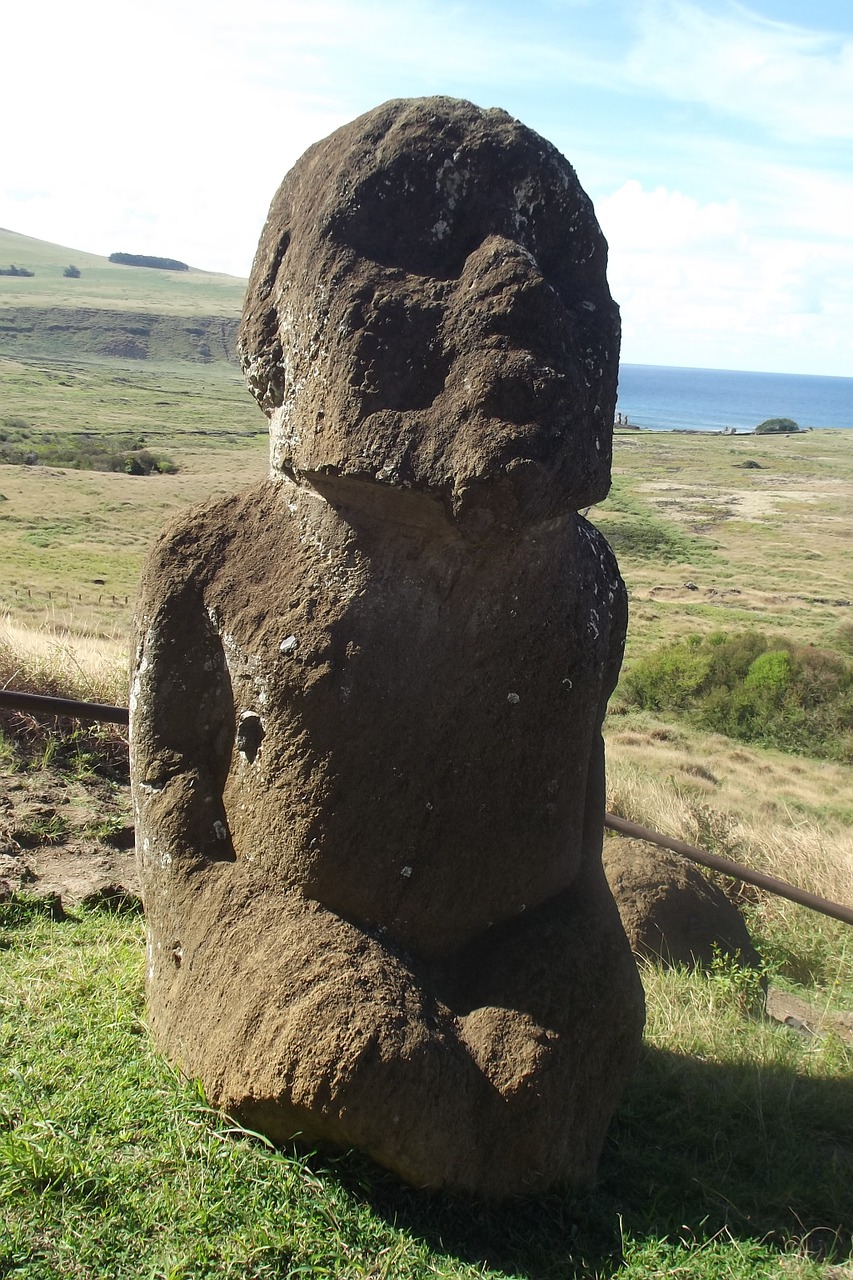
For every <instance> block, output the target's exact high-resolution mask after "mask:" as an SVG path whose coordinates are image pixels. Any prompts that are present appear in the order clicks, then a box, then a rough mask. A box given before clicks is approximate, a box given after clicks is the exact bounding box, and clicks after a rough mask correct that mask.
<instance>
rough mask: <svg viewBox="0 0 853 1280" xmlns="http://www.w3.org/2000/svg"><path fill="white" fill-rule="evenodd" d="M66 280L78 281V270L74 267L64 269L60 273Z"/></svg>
mask: <svg viewBox="0 0 853 1280" xmlns="http://www.w3.org/2000/svg"><path fill="white" fill-rule="evenodd" d="M62 274H63V275H64V276H65V277H66V279H68V280H79V279H80V268H79V267H75V266H70V267H66V268H65V270H64V271H63V273H62Z"/></svg>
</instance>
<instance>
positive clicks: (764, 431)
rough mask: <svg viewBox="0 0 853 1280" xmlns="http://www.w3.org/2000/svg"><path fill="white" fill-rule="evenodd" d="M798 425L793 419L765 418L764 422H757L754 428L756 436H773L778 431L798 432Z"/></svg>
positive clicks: (799, 428)
mask: <svg viewBox="0 0 853 1280" xmlns="http://www.w3.org/2000/svg"><path fill="white" fill-rule="evenodd" d="M800 430H801V427H800V425H799V423H797V422H794V420H793V418H767V419H766V420H765V421H764V422H759V424H758V426H757V427H756V428H755V434H756V435H757V436H768V435H773V434H774V432H779V431H800Z"/></svg>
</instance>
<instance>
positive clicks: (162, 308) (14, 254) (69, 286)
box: [0, 229, 246, 317]
mask: <svg viewBox="0 0 853 1280" xmlns="http://www.w3.org/2000/svg"><path fill="white" fill-rule="evenodd" d="M117 251H123V246H121V245H118V246H116V248H115V249H112V248H111V249H110V253H113V252H117ZM128 252H131V253H132V252H134V250H133V249H129V250H128ZM12 263H14V265H15V266H17V267H27V268H28V269H29V270H30V271H33V272H35V275H34V276H33V277H31V278H21V277H20V276H0V312H2V311H4V310H10V309H14V308H16V307H54V308H56V307H60V308H92V309H95V310H106V311H143V312H151V313H152V314H155V315H169V314H173V315H182V316H192V315H204V316H231V317H233V316H237V315H239V313H240V308H241V307H242V305H243V294H244V292H245V289H246V281H245V280H242V279H239V278H237V277H236V276H226V275H219V274H216V273H213V272H208V271H197V270H195V269H192V268H191V269H190V270H189V271H160V270H152V269H151V268H147V267H121V266H117V265H115V264H114V263H111V262H109V261H108V257H100V256H98V255H97V254H94V253H80V252H79V251H78V250H77V249H68V248H66V247H65V246H63V245H57V244H49V243H47V242H46V241H44V240H34V239H32V238H31V237H29V236H23V235H19V234H18V233H17V232H15V231H5V230H2V229H0V266H3V267H6V266H8V265H10V264H12ZM70 265H73V266H75V267H79V269H80V273H81V274H80V278H79V279H78V280H67V279H65V277H64V276H63V274H62V272H63V269H64V268H65V267H67V266H70Z"/></svg>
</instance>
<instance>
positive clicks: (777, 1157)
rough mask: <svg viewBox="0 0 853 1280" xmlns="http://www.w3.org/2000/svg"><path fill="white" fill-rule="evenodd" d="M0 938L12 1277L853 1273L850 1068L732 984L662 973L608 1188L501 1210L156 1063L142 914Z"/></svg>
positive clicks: (1, 1099) (2, 1138)
mask: <svg viewBox="0 0 853 1280" xmlns="http://www.w3.org/2000/svg"><path fill="white" fill-rule="evenodd" d="M0 925H2V928H0V948H2V949H3V952H4V965H3V970H2V977H0V1052H2V1054H3V1060H4V1063H5V1065H6V1069H5V1071H4V1075H3V1081H2V1085H0V1204H2V1206H3V1208H2V1213H3V1220H4V1232H3V1234H2V1236H0V1241H1V1242H0V1274H3V1275H9V1276H11V1275H14V1276H21V1277H40V1278H41V1277H48V1276H51V1277H52V1276H63V1277H99V1278H100V1277H113V1276H115V1277H126V1276H146V1277H152V1278H154V1277H169V1278H170V1280H177V1278H178V1277H192V1278H193V1280H200V1278H201V1277H208V1276H210V1277H214V1276H215V1277H220V1276H222V1277H228V1276H234V1277H237V1276H239V1277H247V1278H248V1277H265V1276H271V1277H272V1276H277V1277H285V1276H297V1275H313V1276H323V1275H327V1276H337V1277H356V1276H370V1277H380V1276H389V1277H390V1276H393V1277H423V1276H427V1275H433V1276H447V1277H450V1276H454V1277H456V1276H459V1277H462V1276H475V1275H476V1276H489V1277H499V1276H518V1277H543V1278H544V1277H552V1276H553V1277H557V1276H559V1277H567V1276H589V1277H592V1276H602V1277H605V1276H607V1277H609V1276H613V1275H616V1274H617V1273H618V1274H619V1275H620V1276H625V1277H628V1278H631V1277H633V1278H636V1280H639V1278H640V1277H652V1276H656V1275H666V1274H678V1275H681V1276H685V1277H690V1276H695V1277H708V1278H709V1280H710V1277H715V1278H716V1277H719V1276H729V1277H732V1278H733V1280H734V1278H738V1277H764V1276H767V1277H770V1276H779V1275H791V1276H802V1277H812V1276H821V1275H828V1272H827V1270H826V1267H827V1265H828V1263H829V1262H831V1261H833V1260H834V1261H838V1260H840V1259H843V1258H844V1257H845V1256H847V1255H848V1254H849V1239H848V1238H847V1236H846V1235H845V1229H846V1228H849V1224H850V1221H851V1212H853V1199H851V1197H853V1177H851V1176H850V1175H851V1174H853V1169H851V1168H850V1164H849V1161H850V1152H849V1143H850V1140H851V1138H853V1106H852V1105H851V1098H850V1091H849V1084H848V1082H847V1081H846V1080H845V1075H846V1074H847V1073H849V1071H850V1067H851V1061H850V1055H849V1052H848V1051H847V1050H845V1049H844V1047H843V1046H842V1045H841V1044H840V1042H836V1041H833V1040H826V1041H823V1042H820V1043H818V1044H815V1043H812V1042H806V1041H803V1040H802V1039H801V1038H799V1037H797V1036H793V1035H791V1033H790V1032H788V1031H786V1030H785V1029H784V1028H779V1027H774V1026H772V1025H769V1024H764V1023H762V1022H759V1021H757V1020H756V1019H755V1018H754V1016H752V1014H751V1012H750V1010H751V1004H752V994H751V993H750V991H749V990H746V991H745V990H744V987H743V980H742V979H741V978H739V977H738V976H737V975H733V974H732V973H729V972H727V971H724V970H721V971H720V972H718V973H717V974H714V975H712V976H711V977H710V978H702V977H699V976H697V975H688V974H685V973H679V972H669V973H665V972H660V971H657V970H651V969H649V970H647V971H646V987H647V992H648V1000H649V1034H648V1045H647V1049H646V1052H645V1055H644V1058H643V1061H642V1064H641V1067H640V1069H639V1071H638V1073H637V1075H636V1077H635V1078H634V1080H633V1082H632V1084H631V1086H630V1088H629V1091H628V1094H627V1095H626V1098H625V1101H624V1104H623V1106H622V1109H621V1111H620V1113H619V1116H618V1118H617V1122H616V1124H615V1126H614V1129H613V1131H612V1133H611V1136H610V1139H609V1142H608V1146H607V1150H606V1153H605V1157H604V1160H603V1164H602V1170H601V1181H600V1185H599V1187H598V1188H597V1189H596V1190H595V1191H594V1192H592V1193H590V1194H589V1195H586V1196H583V1197H574V1198H571V1197H566V1196H562V1195H552V1196H548V1197H545V1198H544V1199H541V1200H538V1201H534V1202H531V1203H528V1204H524V1203H521V1204H514V1205H510V1206H507V1207H499V1208H495V1207H491V1206H488V1205H483V1204H480V1203H477V1202H476V1201H471V1200H463V1199H461V1198H455V1197H449V1196H432V1197H423V1196H420V1195H418V1194H417V1193H415V1192H413V1191H411V1190H407V1189H406V1188H404V1187H401V1186H400V1185H399V1184H398V1183H396V1181H395V1180H394V1179H392V1178H390V1177H389V1176H387V1175H385V1174H384V1173H382V1172H381V1171H378V1170H376V1169H374V1168H373V1167H372V1166H370V1165H369V1164H368V1163H367V1162H365V1161H364V1160H362V1159H360V1158H359V1157H358V1156H356V1155H339V1156H334V1157H331V1156H328V1155H322V1154H318V1153H313V1154H312V1153H300V1152H296V1151H293V1150H285V1151H280V1152H277V1151H273V1150H272V1149H270V1148H269V1147H268V1146H267V1145H266V1144H265V1143H263V1142H261V1141H258V1140H256V1139H254V1138H252V1137H251V1136H249V1135H245V1134H242V1133H239V1132H235V1130H234V1129H233V1128H232V1127H231V1126H229V1124H228V1123H227V1121H224V1120H222V1119H221V1118H219V1117H218V1116H216V1115H214V1114H213V1113H211V1111H210V1110H209V1109H208V1108H207V1106H206V1105H205V1101H204V1099H203V1098H202V1097H201V1096H200V1095H199V1093H198V1090H197V1089H196V1088H195V1086H194V1085H193V1084H192V1082H189V1081H183V1080H181V1079H178V1078H176V1077H175V1076H174V1075H173V1074H172V1073H171V1071H170V1070H169V1069H168V1067H167V1066H166V1065H165V1064H164V1063H163V1061H162V1060H161V1059H160V1058H159V1057H158V1056H157V1055H156V1054H154V1053H153V1052H152V1049H151V1046H150V1044H149V1041H148V1037H147V1033H146V1031H145V1027H144V1023H143V1021H142V964H143V948H142V933H141V926H140V923H139V921H138V920H137V919H134V918H130V917H127V916H124V917H121V916H114V915H107V914H98V913H95V912H90V913H87V914H82V915H80V917H79V918H76V919H71V920H67V921H64V922H56V921H53V920H50V919H48V918H47V917H46V916H45V915H42V914H39V912H38V910H37V909H36V908H35V907H33V906H28V905H27V904H26V903H15V904H6V905H5V906H0ZM107 1080H108V1081H109V1088H105V1087H104V1083H105V1081H107Z"/></svg>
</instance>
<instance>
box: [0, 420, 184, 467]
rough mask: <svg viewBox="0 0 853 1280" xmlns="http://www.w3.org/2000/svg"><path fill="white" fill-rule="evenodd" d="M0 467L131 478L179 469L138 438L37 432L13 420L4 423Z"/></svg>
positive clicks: (51, 431)
mask: <svg viewBox="0 0 853 1280" xmlns="http://www.w3.org/2000/svg"><path fill="white" fill-rule="evenodd" d="M0 463H6V464H9V465H14V466H27V467H35V466H50V467H71V468H73V469H74V470H76V471H123V472H124V473H125V474H127V475H131V476H150V475H173V474H174V473H175V472H176V471H177V469H178V468H177V465H176V463H175V462H174V461H173V460H172V459H171V458H170V457H169V456H168V455H167V454H164V453H160V452H157V451H152V450H151V449H148V448H146V444H145V440H144V438H143V437H141V436H134V435H120V436H109V435H102V434H101V433H99V432H93V431H55V430H49V429H42V430H39V429H37V428H34V427H29V426H27V424H26V423H25V422H24V420H23V419H21V418H16V417H9V418H4V419H3V426H2V428H0Z"/></svg>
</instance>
